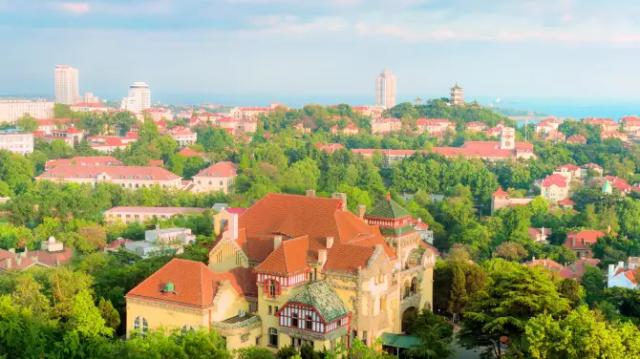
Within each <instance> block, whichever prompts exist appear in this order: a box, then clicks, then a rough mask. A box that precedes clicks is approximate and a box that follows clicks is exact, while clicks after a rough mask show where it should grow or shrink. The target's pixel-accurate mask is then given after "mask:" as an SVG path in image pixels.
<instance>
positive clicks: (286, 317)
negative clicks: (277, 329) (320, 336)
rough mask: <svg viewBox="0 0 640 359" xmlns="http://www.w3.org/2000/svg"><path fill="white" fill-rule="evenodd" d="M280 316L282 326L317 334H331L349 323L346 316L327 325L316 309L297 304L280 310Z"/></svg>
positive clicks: (291, 304) (290, 304) (288, 305)
mask: <svg viewBox="0 0 640 359" xmlns="http://www.w3.org/2000/svg"><path fill="white" fill-rule="evenodd" d="M278 316H279V323H280V326H283V327H294V328H298V329H304V330H310V331H313V332H316V333H329V332H332V331H334V330H336V329H338V328H339V327H343V326H346V325H348V323H349V322H348V320H349V318H348V317H347V316H345V317H342V318H340V319H337V320H334V321H333V322H331V323H328V324H327V323H325V321H324V319H323V318H322V317H321V316H320V315H319V314H318V312H317V311H316V310H315V309H313V308H311V307H309V306H306V305H302V304H297V303H289V304H287V305H286V306H285V307H284V308H282V309H281V310H280V312H279V313H278ZM296 322H297V323H296Z"/></svg>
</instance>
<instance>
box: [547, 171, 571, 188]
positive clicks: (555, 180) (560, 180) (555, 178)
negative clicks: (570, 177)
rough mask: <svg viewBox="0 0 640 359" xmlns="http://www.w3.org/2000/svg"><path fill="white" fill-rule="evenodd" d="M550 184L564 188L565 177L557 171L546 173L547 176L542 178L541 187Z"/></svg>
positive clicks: (565, 183) (565, 184)
mask: <svg viewBox="0 0 640 359" xmlns="http://www.w3.org/2000/svg"><path fill="white" fill-rule="evenodd" d="M551 186H558V187H562V188H564V187H566V186H567V178H566V177H565V176H563V175H561V174H557V173H556V174H551V175H548V176H547V177H545V179H544V180H542V187H551Z"/></svg>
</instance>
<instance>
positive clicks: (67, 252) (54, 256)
mask: <svg viewBox="0 0 640 359" xmlns="http://www.w3.org/2000/svg"><path fill="white" fill-rule="evenodd" d="M28 256H29V257H30V258H32V259H35V258H36V257H37V258H38V262H39V263H42V264H45V265H47V266H49V267H55V266H58V265H61V264H65V263H68V262H69V261H70V260H71V258H72V257H73V251H72V250H71V249H70V248H65V249H64V250H62V251H60V252H48V251H31V252H29V254H28Z"/></svg>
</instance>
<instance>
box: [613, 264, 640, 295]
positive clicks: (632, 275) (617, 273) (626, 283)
mask: <svg viewBox="0 0 640 359" xmlns="http://www.w3.org/2000/svg"><path fill="white" fill-rule="evenodd" d="M607 269H608V271H607V288H614V287H618V288H627V289H638V288H640V287H639V286H638V278H636V273H637V269H631V268H628V267H625V265H624V262H618V264H609V267H608V268H607Z"/></svg>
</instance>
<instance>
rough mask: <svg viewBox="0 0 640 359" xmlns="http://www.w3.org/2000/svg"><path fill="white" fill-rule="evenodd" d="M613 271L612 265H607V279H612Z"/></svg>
mask: <svg viewBox="0 0 640 359" xmlns="http://www.w3.org/2000/svg"><path fill="white" fill-rule="evenodd" d="M613 271H614V267H613V264H609V270H608V272H607V274H608V277H609V278H611V277H613V274H614V272H613Z"/></svg>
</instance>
